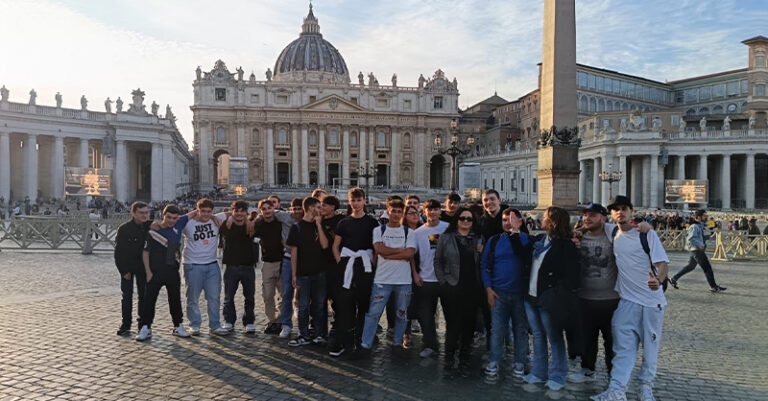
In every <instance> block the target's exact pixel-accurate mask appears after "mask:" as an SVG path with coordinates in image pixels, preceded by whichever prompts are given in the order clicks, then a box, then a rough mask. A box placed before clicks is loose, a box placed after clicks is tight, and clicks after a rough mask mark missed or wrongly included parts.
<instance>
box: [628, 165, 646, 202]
mask: <svg viewBox="0 0 768 401" xmlns="http://www.w3.org/2000/svg"><path fill="white" fill-rule="evenodd" d="M629 163H630V165H631V177H629V185H630V191H629V192H630V197H629V198H630V202H632V205H634V206H635V207H638V206H640V202H641V201H642V197H641V196H642V194H641V192H642V182H641V178H640V174H641V173H642V169H643V165H642V162H641V161H640V159H638V158H637V157H633V158H631V159H629Z"/></svg>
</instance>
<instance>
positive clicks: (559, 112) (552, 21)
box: [536, 0, 580, 210]
mask: <svg viewBox="0 0 768 401" xmlns="http://www.w3.org/2000/svg"><path fill="white" fill-rule="evenodd" d="M542 36H543V41H542V52H541V94H540V104H541V107H540V108H539V110H540V114H539V127H540V129H541V131H542V132H541V139H540V141H539V149H538V171H537V177H538V180H539V185H538V187H539V188H538V195H539V199H538V200H539V202H538V206H537V207H536V209H537V210H544V209H546V208H547V207H549V206H559V207H563V208H566V209H574V208H576V205H577V203H578V194H579V158H578V147H579V143H580V141H579V140H578V138H577V133H578V130H577V127H576V117H577V108H576V107H577V104H576V103H577V98H576V6H575V0H544V26H543V35H542ZM553 128H554V129H553Z"/></svg>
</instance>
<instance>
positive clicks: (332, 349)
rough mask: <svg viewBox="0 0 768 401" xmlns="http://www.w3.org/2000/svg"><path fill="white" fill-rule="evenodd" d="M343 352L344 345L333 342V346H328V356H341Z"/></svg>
mask: <svg viewBox="0 0 768 401" xmlns="http://www.w3.org/2000/svg"><path fill="white" fill-rule="evenodd" d="M344 351H346V350H345V349H344V345H343V344H341V343H337V342H334V343H333V344H331V345H330V346H329V349H328V355H330V356H341V354H343V353H344Z"/></svg>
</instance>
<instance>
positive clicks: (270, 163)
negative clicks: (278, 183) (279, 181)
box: [264, 124, 275, 185]
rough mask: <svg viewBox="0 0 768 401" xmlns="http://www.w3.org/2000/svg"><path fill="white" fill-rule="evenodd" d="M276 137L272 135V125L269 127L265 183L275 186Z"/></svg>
mask: <svg viewBox="0 0 768 401" xmlns="http://www.w3.org/2000/svg"><path fill="white" fill-rule="evenodd" d="M274 142H275V137H274V136H273V133H272V125H271V124H270V125H269V126H268V127H267V148H266V153H267V161H266V164H267V165H266V166H265V167H266V168H265V169H264V171H265V175H266V177H264V182H265V183H267V184H268V185H274V184H275V145H274Z"/></svg>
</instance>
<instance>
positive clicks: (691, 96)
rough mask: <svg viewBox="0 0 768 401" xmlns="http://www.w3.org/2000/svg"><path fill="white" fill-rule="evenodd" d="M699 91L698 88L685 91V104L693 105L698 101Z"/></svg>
mask: <svg viewBox="0 0 768 401" xmlns="http://www.w3.org/2000/svg"><path fill="white" fill-rule="evenodd" d="M698 96H699V90H698V89H697V88H693V89H686V90H685V102H686V103H693V102H695V101H696V100H698Z"/></svg>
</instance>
